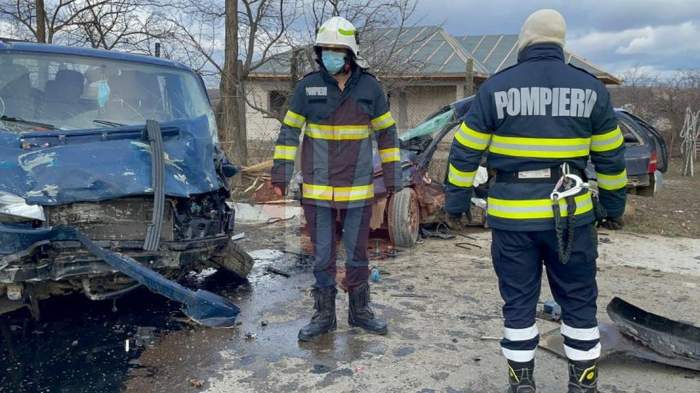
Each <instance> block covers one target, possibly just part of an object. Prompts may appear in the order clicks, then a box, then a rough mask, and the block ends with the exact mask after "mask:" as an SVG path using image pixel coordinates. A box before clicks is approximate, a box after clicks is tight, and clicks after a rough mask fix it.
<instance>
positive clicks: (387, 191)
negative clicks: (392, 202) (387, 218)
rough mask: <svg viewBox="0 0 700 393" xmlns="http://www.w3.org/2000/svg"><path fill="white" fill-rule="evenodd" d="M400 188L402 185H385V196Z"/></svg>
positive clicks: (394, 192) (401, 188)
mask: <svg viewBox="0 0 700 393" xmlns="http://www.w3.org/2000/svg"><path fill="white" fill-rule="evenodd" d="M401 190H403V187H401V186H387V187H386V194H387V196H392V195H394V194H396V193H397V192H399V191H401Z"/></svg>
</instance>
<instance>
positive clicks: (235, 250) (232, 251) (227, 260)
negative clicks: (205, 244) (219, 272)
mask: <svg viewBox="0 0 700 393" xmlns="http://www.w3.org/2000/svg"><path fill="white" fill-rule="evenodd" d="M211 261H212V262H213V263H214V264H215V265H217V266H219V267H221V268H223V269H225V270H226V271H228V272H231V273H233V274H235V275H237V276H238V277H241V278H247V277H248V275H249V274H250V271H251V270H252V269H253V265H255V260H253V258H252V257H251V256H250V255H248V253H247V252H245V251H243V249H242V248H241V247H239V246H238V244H236V243H235V242H234V241H233V240H229V241H228V243H226V246H224V248H223V249H221V250H219V251H218V252H217V253H216V255H214V256H212V258H211Z"/></svg>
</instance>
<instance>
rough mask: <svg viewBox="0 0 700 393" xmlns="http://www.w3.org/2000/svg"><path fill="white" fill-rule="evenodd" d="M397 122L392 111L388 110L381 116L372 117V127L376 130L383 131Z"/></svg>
mask: <svg viewBox="0 0 700 393" xmlns="http://www.w3.org/2000/svg"><path fill="white" fill-rule="evenodd" d="M394 124H396V122H395V121H394V118H393V117H392V116H391V112H387V113H385V114H383V115H381V116H379V117H376V118H374V119H372V128H373V129H374V131H381V130H383V129H386V128H389V127H391V126H393V125H394Z"/></svg>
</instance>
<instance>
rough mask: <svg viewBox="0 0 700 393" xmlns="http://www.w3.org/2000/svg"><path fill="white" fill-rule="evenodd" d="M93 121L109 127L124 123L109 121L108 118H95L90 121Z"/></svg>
mask: <svg viewBox="0 0 700 393" xmlns="http://www.w3.org/2000/svg"><path fill="white" fill-rule="evenodd" d="M92 122H93V123H97V124H101V125H104V126H109V127H124V126H125V125H126V124H122V123H117V122H114V121H109V120H101V119H95V120H93V121H92Z"/></svg>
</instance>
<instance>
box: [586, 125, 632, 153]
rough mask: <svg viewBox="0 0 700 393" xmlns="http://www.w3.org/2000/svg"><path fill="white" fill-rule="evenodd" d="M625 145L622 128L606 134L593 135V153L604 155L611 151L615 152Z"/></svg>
mask: <svg viewBox="0 0 700 393" xmlns="http://www.w3.org/2000/svg"><path fill="white" fill-rule="evenodd" d="M623 143H625V138H624V136H622V131H621V130H620V127H617V128H615V129H614V130H612V131H608V132H606V133H604V134H600V135H593V138H591V151H592V152H596V153H602V152H606V151H610V150H615V149H617V148H618V147H620V146H622V144H623Z"/></svg>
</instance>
